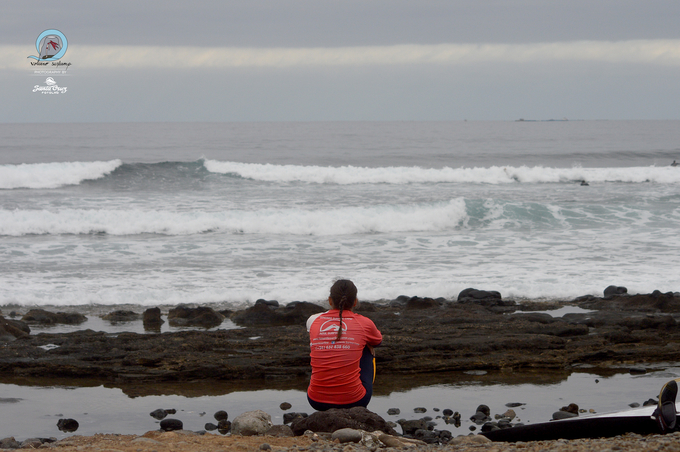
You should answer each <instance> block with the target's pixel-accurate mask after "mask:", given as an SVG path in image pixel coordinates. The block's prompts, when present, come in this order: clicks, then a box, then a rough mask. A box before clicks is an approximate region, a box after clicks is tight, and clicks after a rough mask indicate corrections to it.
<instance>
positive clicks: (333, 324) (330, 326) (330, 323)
mask: <svg viewBox="0 0 680 452" xmlns="http://www.w3.org/2000/svg"><path fill="white" fill-rule="evenodd" d="M338 320H340V319H335V320H327V321H325V322H323V324H322V325H321V328H319V333H326V332H328V331H330V332H333V333H336V334H337V332H338V330H339V329H340V325H338ZM342 332H343V333H346V332H347V324H346V323H345V322H342Z"/></svg>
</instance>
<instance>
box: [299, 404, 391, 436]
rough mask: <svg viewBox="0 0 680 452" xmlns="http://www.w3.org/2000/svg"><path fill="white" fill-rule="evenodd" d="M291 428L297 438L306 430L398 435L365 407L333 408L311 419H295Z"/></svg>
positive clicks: (318, 413) (313, 415) (385, 422)
mask: <svg viewBox="0 0 680 452" xmlns="http://www.w3.org/2000/svg"><path fill="white" fill-rule="evenodd" d="M291 428H292V429H293V433H295V436H300V435H302V434H303V433H304V432H305V431H306V430H311V431H313V432H327V433H333V432H334V431H336V430H340V429H341V428H353V429H356V430H366V431H367V432H373V431H376V430H380V431H382V432H384V433H387V434H388V435H396V434H397V432H395V431H394V429H393V428H392V427H391V426H390V425H389V424H388V423H387V421H385V420H384V419H383V418H381V417H380V416H378V415H377V414H375V413H373V412H372V411H369V410H367V409H366V408H364V407H354V408H349V409H337V408H332V409H330V410H327V411H317V412H315V413H312V414H311V415H310V416H309V417H306V418H301V419H299V418H298V419H295V420H294V421H293V423H292V424H291Z"/></svg>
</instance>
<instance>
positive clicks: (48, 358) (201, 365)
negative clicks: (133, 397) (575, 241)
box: [0, 288, 680, 450]
mask: <svg viewBox="0 0 680 452" xmlns="http://www.w3.org/2000/svg"><path fill="white" fill-rule="evenodd" d="M608 289H609V293H606V296H605V297H594V296H584V297H579V298H577V299H575V300H570V301H564V302H552V303H544V302H531V301H524V302H520V303H518V302H515V301H508V300H503V299H502V298H501V297H500V294H498V293H497V292H485V291H478V290H475V289H469V290H467V291H463V292H461V294H460V295H459V297H458V299H457V300H455V301H452V300H447V299H443V298H440V299H431V298H420V297H400V298H399V299H397V300H391V301H381V302H376V303H361V304H360V305H359V307H358V309H357V311H358V312H360V313H362V314H364V315H366V316H368V317H370V318H371V319H373V321H374V322H375V323H376V325H377V326H378V328H379V329H380V330H381V331H382V333H383V337H384V342H383V346H381V347H380V348H379V349H378V353H377V365H378V367H379V371H380V372H381V373H383V374H388V375H420V374H425V373H433V372H435V373H436V372H449V371H489V370H499V369H501V370H517V371H519V370H538V371H540V370H542V369H543V370H547V369H551V370H553V369H566V370H569V369H578V368H584V367H586V368H587V367H598V368H608V367H616V368H621V367H624V368H625V367H627V368H629V369H630V370H631V371H635V372H645V366H647V365H651V364H654V363H662V362H680V352H679V350H680V349H679V348H678V347H679V346H680V323H679V322H680V294H678V293H661V292H658V291H655V292H654V293H652V294H639V295H628V294H627V293H625V289H622V288H613V289H612V288H608ZM612 292H613V293H612ZM566 307H570V308H572V309H571V310H572V311H574V312H571V313H568V314H564V315H562V316H559V317H557V316H555V317H554V316H552V315H550V313H549V312H550V311H547V310H549V309H559V308H566ZM322 310H325V308H324V307H321V306H318V305H315V304H312V303H306V302H296V303H290V304H289V305H286V306H279V305H278V303H276V302H273V301H265V300H260V301H258V302H257V303H256V304H255V305H254V306H252V307H250V308H248V309H244V310H242V311H236V312H232V311H220V312H218V311H213V310H212V309H211V308H205V307H198V308H194V307H187V306H180V307H177V308H173V309H171V310H170V312H168V314H167V318H168V321H169V322H179V324H182V325H189V326H196V329H194V330H189V331H178V332H165V333H153V332H150V333H145V334H138V333H131V332H125V333H115V334H111V333H106V332H97V331H92V330H82V331H76V332H70V333H39V334H31V333H30V325H31V324H35V323H33V322H37V321H40V320H36V319H43V320H42V321H58V320H54V319H55V316H57V317H58V316H61V317H60V318H61V319H62V320H64V319H67V320H66V321H75V322H78V319H81V318H82V317H79V314H78V313H47V312H40V311H39V310H34V311H31V312H28V313H26V314H24V315H23V316H22V319H21V320H16V319H15V318H16V315H15V316H14V317H15V318H12V316H8V317H9V318H5V317H0V377H6V378H9V377H47V378H63V377H68V378H71V379H76V380H77V379H96V380H99V381H102V382H106V384H107V385H108V386H113V387H116V386H125V385H126V384H129V383H130V382H134V383H137V384H147V383H159V382H188V381H192V382H196V381H217V380H221V381H234V382H238V381H244V382H245V381H248V382H253V381H254V380H262V381H268V380H277V381H279V380H282V379H283V380H285V379H287V378H292V377H295V378H305V377H306V376H308V375H309V372H310V368H309V344H308V336H307V333H306V331H305V327H304V321H305V320H306V318H307V317H308V316H309V315H311V314H312V313H314V312H319V311H322ZM537 311H547V312H537ZM80 316H82V314H80ZM121 316H123V317H121ZM110 318H111V319H115V320H111V321H116V322H121V321H123V322H125V321H144V325H145V328H146V327H147V326H148V329H147V330H148V331H153V328H154V327H155V326H157V324H158V321H163V319H162V318H161V312H160V309H157V308H156V309H153V310H147V312H144V313H142V314H139V313H134V312H133V313H123V312H114V313H110ZM225 318H229V319H231V320H232V321H233V322H235V323H236V324H238V325H240V326H241V328H238V329H230V330H220V329H217V330H209V331H208V330H206V329H205V328H208V327H214V326H215V324H216V323H217V325H219V323H218V322H222V321H223V320H224V319H225ZM31 319H33V320H31ZM45 319H47V320H45ZM68 319H70V320H68ZM73 319H75V320H73ZM142 319H143V320H142ZM149 319H151V320H152V321H149ZM154 319H155V321H153V320H154ZM425 422H426V421H425ZM401 427H402V432H405V429H404V428H403V426H401ZM307 430H309V429H307V428H304V429H302V430H300V429H298V430H297V433H296V434H297V435H300V434H301V433H302V432H304V431H307ZM312 430H315V429H312ZM382 430H385V429H382ZM421 430H423V429H421ZM424 430H427V429H424ZM316 431H318V432H322V431H323V430H319V429H318V428H317V429H316ZM391 433H394V434H396V435H399V436H401V435H400V434H397V433H396V432H391ZM437 434H439V433H437ZM199 436H200V435H199ZM207 436H214V435H212V434H208V435H207ZM407 436H412V437H413V436H414V435H407ZM669 437H670V436H669V435H666V436H665V437H664V438H669ZM673 438H674V440H673V444H675V445H676V446H678V444H680V441H679V439H678V437H676V436H673ZM454 440H456V438H446V439H445V440H442V438H434V439H433V438H429V440H428V441H429V442H430V443H436V444H446V443H450V442H452V441H454ZM211 441H212V440H211ZM457 441H458V442H460V441H462V440H457ZM584 441H585V440H584ZM635 441H636V442H639V441H642V440H639V439H635ZM645 441H647V440H646V439H645ZM660 441H661V440H660ZM663 441H666V439H663ZM58 443H59V442H57V443H54V446H55V447H56V446H57V445H58ZM49 444H50V446H49V447H53V446H52V444H53V443H49ZM319 444H320V443H319ZM563 445H564V444H561V443H558V442H555V445H554V447H558V446H559V447H562V446H563ZM359 446H360V445H359ZM359 446H357V447H359ZM407 446H408V447H413V444H410V445H407ZM407 446H406V445H405V447H407ZM464 446H465V447H471V448H475V447H479V444H467V445H464ZM638 446H639V447H643V446H644V445H640V444H638ZM43 447H48V446H46V445H44V446H43ZM287 447H294V446H287ZM310 447H311V446H310ZM333 447H337V446H334V445H333V443H332V441H331V442H329V444H325V445H324V446H323V447H322V448H321V450H332V449H333ZM353 447H354V446H353ZM418 447H419V448H422V447H425V443H422V444H420V445H418ZM428 447H430V446H428ZM441 447H444V446H441ZM494 447H496V445H495V444H494ZM498 447H501V448H500V449H497V450H514V449H511V448H510V447H516V446H512V445H503V446H498ZM552 447H553V446H552V445H551V446H544V447H543V448H542V449H536V450H578V449H559V448H556V449H553V448H552ZM645 447H646V446H645ZM674 447H675V446H674ZM679 447H680V446H679ZM116 448H118V447H116ZM369 449H370V447H369ZM120 450H124V448H123V449H120ZM298 450H299V448H298ZM526 450H533V449H526ZM630 450H633V448H631V449H630ZM636 450H646V449H644V448H642V449H636ZM650 450H651V449H650ZM669 450H675V449H669ZM678 450H680V449H678Z"/></svg>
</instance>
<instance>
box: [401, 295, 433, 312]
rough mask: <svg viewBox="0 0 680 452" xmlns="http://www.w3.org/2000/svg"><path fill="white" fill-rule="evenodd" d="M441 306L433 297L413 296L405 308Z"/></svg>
mask: <svg viewBox="0 0 680 452" xmlns="http://www.w3.org/2000/svg"><path fill="white" fill-rule="evenodd" d="M440 306H441V305H440V304H439V302H438V301H437V300H434V299H432V298H420V297H411V298H410V299H409V300H408V301H407V302H406V306H405V307H404V309H407V310H410V309H432V308H439V307H440Z"/></svg>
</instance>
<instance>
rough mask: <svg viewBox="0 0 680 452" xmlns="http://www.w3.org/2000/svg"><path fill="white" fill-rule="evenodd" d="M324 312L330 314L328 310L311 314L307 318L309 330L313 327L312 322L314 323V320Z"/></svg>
mask: <svg viewBox="0 0 680 452" xmlns="http://www.w3.org/2000/svg"><path fill="white" fill-rule="evenodd" d="M324 314H328V311H326V312H319V313H317V314H312V315H311V316H309V318H308V319H307V331H309V330H310V328H312V324H313V323H314V321H315V320H316V319H318V318H319V317H321V316H322V315H324Z"/></svg>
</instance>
